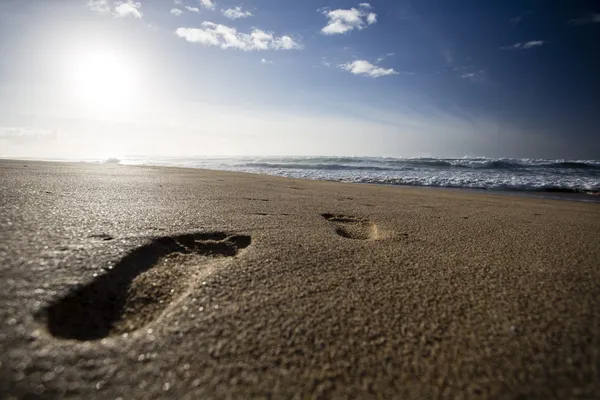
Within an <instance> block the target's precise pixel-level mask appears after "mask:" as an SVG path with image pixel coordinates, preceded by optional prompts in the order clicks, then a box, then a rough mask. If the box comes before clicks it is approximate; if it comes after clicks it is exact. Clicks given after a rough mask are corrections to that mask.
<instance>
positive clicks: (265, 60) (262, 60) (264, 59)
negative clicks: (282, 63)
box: [260, 58, 273, 64]
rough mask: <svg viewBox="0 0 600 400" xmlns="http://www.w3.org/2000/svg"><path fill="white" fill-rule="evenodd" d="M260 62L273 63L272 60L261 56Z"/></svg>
mask: <svg viewBox="0 0 600 400" xmlns="http://www.w3.org/2000/svg"><path fill="white" fill-rule="evenodd" d="M260 62H261V63H263V64H273V61H271V60H267V59H266V58H261V60H260Z"/></svg>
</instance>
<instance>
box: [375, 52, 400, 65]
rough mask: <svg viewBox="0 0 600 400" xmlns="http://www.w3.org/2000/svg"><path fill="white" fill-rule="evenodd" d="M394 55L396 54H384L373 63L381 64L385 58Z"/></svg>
mask: <svg viewBox="0 0 600 400" xmlns="http://www.w3.org/2000/svg"><path fill="white" fill-rule="evenodd" d="M394 55H396V53H387V54H384V55H383V56H381V57H378V58H377V60H376V61H375V64H379V63H380V62H382V61H383V60H385V59H386V58H388V57H392V56H394Z"/></svg>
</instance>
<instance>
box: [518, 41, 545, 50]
mask: <svg viewBox="0 0 600 400" xmlns="http://www.w3.org/2000/svg"><path fill="white" fill-rule="evenodd" d="M543 44H544V41H543V40H532V41H530V42H527V43H525V44H524V45H523V48H524V49H531V48H532V47H538V46H542V45H543Z"/></svg>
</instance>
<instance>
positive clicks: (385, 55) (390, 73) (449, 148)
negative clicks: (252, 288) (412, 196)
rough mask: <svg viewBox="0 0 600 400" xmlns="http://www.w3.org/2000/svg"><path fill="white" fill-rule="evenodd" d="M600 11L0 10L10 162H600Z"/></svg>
mask: <svg viewBox="0 0 600 400" xmlns="http://www.w3.org/2000/svg"><path fill="white" fill-rule="evenodd" d="M598 71H600V3H598V2H596V1H575V0H573V1H555V2H545V1H527V0H521V1H509V0H506V1H491V0H488V1H481V0H454V1H448V0H410V1H409V0H370V1H368V2H360V0H359V1H346V0H295V1H292V0H286V1H283V0H52V1H49V0H1V1H0V156H3V157H41V158H73V159H86V158H105V157H117V156H120V155H146V156H181V157H189V156H200V155H209V156H215V155H221V156H232V155H340V156H386V157H464V156H468V157H469V156H487V157H515V158H554V159H559V158H560V159H600V129H599V125H600V74H599V73H598Z"/></svg>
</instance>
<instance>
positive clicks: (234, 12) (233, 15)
mask: <svg viewBox="0 0 600 400" xmlns="http://www.w3.org/2000/svg"><path fill="white" fill-rule="evenodd" d="M221 11H222V12H223V15H224V16H226V17H227V18H229V19H238V18H247V17H251V16H252V13H251V12H250V11H242V7H235V8H228V9H227V10H221Z"/></svg>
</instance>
